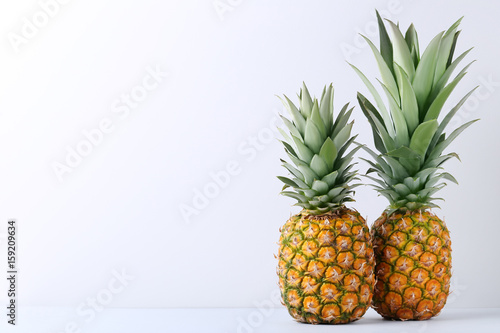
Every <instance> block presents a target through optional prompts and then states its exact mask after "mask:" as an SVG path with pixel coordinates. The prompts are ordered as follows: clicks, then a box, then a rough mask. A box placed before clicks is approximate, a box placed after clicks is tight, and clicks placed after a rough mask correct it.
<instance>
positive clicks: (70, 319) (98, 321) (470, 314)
mask: <svg viewBox="0 0 500 333" xmlns="http://www.w3.org/2000/svg"><path fill="white" fill-rule="evenodd" d="M261 311H267V312H265V313H263V312H261ZM85 319H89V317H83V316H79V315H77V314H76V312H75V309H71V308H36V307H33V308H21V309H20V312H19V314H18V325H16V326H15V327H12V326H11V325H7V324H6V320H5V317H4V316H2V322H1V323H0V331H1V332H22V333H25V332H26V333H63V332H68V333H70V332H72V333H77V332H78V333H85V332H91V333H101V332H102V333H104V332H106V333H128V332H146V333H154V332H169V333H170V332H171V333H185V332H186V333H187V332H190V333H191V332H193V333H204V332H209V333H212V332H214V333H225V332H228V333H264V332H272V333H280V332H286V333H298V332H315V333H320V332H383V333H390V332H398V333H410V332H416V333H432V332H439V333H442V332H468V333H483V332H486V333H488V332H494V333H500V308H475V309H454V308H449V309H447V308H445V309H444V310H443V312H442V313H441V314H440V315H439V316H438V317H436V318H433V319H431V320H427V321H423V322H417V321H407V322H395V321H388V320H384V319H382V318H381V317H380V316H379V315H378V314H377V313H376V312H375V311H373V310H371V309H370V310H369V311H368V312H367V313H366V314H365V316H364V317H363V319H361V320H360V321H357V322H354V323H351V324H347V325H314V326H313V325H309V324H301V323H297V322H295V321H293V320H292V318H291V317H290V316H289V315H288V313H287V312H286V310H285V309H284V308H281V309H278V308H276V309H265V310H259V309H253V308H237V309H220V308H219V309H104V310H102V311H101V312H96V316H95V318H94V319H92V320H89V321H88V322H86V321H85Z"/></svg>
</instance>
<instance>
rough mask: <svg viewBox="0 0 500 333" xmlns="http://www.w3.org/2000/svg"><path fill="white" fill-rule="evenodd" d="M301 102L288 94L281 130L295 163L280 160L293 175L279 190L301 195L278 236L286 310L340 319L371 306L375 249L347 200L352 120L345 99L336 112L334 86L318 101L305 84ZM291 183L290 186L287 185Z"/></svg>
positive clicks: (309, 318) (320, 319)
mask: <svg viewBox="0 0 500 333" xmlns="http://www.w3.org/2000/svg"><path fill="white" fill-rule="evenodd" d="M299 99H300V108H297V107H296V106H295V105H294V104H293V103H292V102H291V101H290V100H289V99H288V98H286V96H285V100H284V104H285V106H286V108H287V109H288V111H289V112H290V114H291V116H292V119H293V121H290V120H288V119H287V118H285V117H283V121H284V123H285V126H286V127H287V128H288V130H289V134H288V133H286V132H285V131H283V130H282V129H279V130H280V132H281V133H282V135H283V137H284V141H282V142H283V145H284V146H285V151H286V153H287V154H288V156H289V158H290V160H291V161H292V162H293V164H294V165H292V164H289V163H287V162H285V161H284V160H282V162H283V166H284V167H285V168H286V169H287V170H288V171H289V172H290V173H291V174H292V175H293V178H286V177H278V178H279V179H280V180H282V181H283V182H284V183H285V186H284V188H283V191H282V192H281V194H283V195H285V196H289V197H292V198H294V199H296V200H298V203H297V204H296V205H298V206H301V207H303V210H302V211H301V212H300V213H299V214H297V215H294V216H292V217H290V219H289V220H288V221H287V222H286V223H285V225H284V226H283V228H282V229H280V231H281V237H280V241H279V245H280V248H279V264H278V269H277V272H278V276H279V287H280V290H281V296H282V299H283V302H284V304H285V305H286V306H287V308H288V311H289V313H290V315H291V316H292V317H293V318H295V319H296V320H298V321H300V322H306V323H311V324H318V323H327V324H341V323H348V322H351V321H354V320H357V319H359V318H360V317H361V316H362V315H363V314H364V313H365V312H366V310H367V309H368V308H369V306H370V303H371V299H372V292H373V288H374V272H373V269H374V253H373V248H372V245H371V242H370V234H369V230H368V227H367V225H366V222H365V220H364V219H363V218H362V217H361V215H360V214H359V213H358V212H356V211H355V210H352V209H349V208H347V207H345V206H344V203H345V202H348V201H353V200H352V197H351V196H352V194H353V190H352V189H353V188H354V187H355V186H356V185H350V183H351V182H352V181H353V180H355V179H357V178H356V172H355V171H352V170H351V169H352V167H353V164H352V163H351V161H352V159H353V155H354V154H355V152H356V151H357V150H358V149H359V147H357V148H354V149H352V150H350V151H348V149H349V147H350V145H351V144H352V143H353V141H354V139H355V137H351V129H352V126H353V122H351V123H349V124H348V120H349V116H350V115H351V113H352V109H349V110H348V105H345V106H344V108H343V109H342V110H341V111H340V113H339V115H338V117H337V118H336V120H335V119H334V117H333V88H332V85H330V86H329V87H328V88H327V87H325V89H324V90H323V94H322V97H321V103H318V100H317V99H316V98H314V99H312V98H311V96H310V95H309V92H308V90H307V87H306V86H305V85H304V87H303V89H302V91H301V93H300V95H299ZM286 188H291V189H292V190H290V191H285V189H286Z"/></svg>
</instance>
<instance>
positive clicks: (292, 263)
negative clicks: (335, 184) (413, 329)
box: [277, 208, 375, 324]
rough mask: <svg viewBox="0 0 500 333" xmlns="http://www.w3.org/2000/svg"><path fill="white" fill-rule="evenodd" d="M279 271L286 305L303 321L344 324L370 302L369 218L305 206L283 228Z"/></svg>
mask: <svg viewBox="0 0 500 333" xmlns="http://www.w3.org/2000/svg"><path fill="white" fill-rule="evenodd" d="M279 245H280V249H279V263H278V268H277V273H278V276H279V287H280V291H281V297H282V301H283V303H284V305H286V307H287V308H288V312H289V313H290V315H291V316H292V317H293V318H294V319H295V320H297V321H299V322H304V323H310V324H345V323H349V322H352V321H355V320H358V319H360V318H361V316H363V315H364V314H365V312H366V310H367V309H368V308H369V307H370V304H371V300H372V296H373V289H374V285H375V274H374V267H375V257H374V251H373V247H372V244H371V239H370V233H369V229H368V226H367V224H366V221H365V220H364V219H363V217H361V215H360V214H359V213H358V212H357V211H354V210H351V209H347V208H341V209H339V210H337V211H335V212H330V213H326V214H322V215H309V214H308V213H307V211H306V210H303V211H302V212H301V213H300V214H297V215H294V216H292V217H290V219H289V220H288V221H287V222H286V223H285V225H284V226H283V227H282V228H281V237H280V241H279Z"/></svg>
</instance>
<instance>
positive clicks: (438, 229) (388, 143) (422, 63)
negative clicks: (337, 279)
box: [351, 13, 476, 320]
mask: <svg viewBox="0 0 500 333" xmlns="http://www.w3.org/2000/svg"><path fill="white" fill-rule="evenodd" d="M377 17H378V23H379V30H380V51H379V50H377V48H376V47H375V46H374V45H373V43H372V42H371V41H370V40H369V39H367V38H365V39H366V41H367V43H368V44H369V46H370V47H371V49H372V51H373V53H374V55H375V58H376V60H377V63H378V66H379V69H380V72H381V76H382V82H380V83H381V86H382V88H383V90H384V91H385V93H386V96H387V100H388V106H386V105H384V103H383V102H382V98H381V97H380V95H379V94H378V92H377V90H376V89H375V88H374V86H373V85H372V84H371V83H370V81H369V80H368V79H367V78H366V77H365V75H363V74H362V73H361V72H360V71H359V70H358V69H357V68H356V67H354V66H352V65H351V66H352V67H353V68H354V70H355V71H356V72H357V74H358V75H359V76H360V77H361V79H362V80H363V81H364V83H365V84H366V86H367V87H368V89H369V90H370V92H371V94H372V95H373V98H374V99H375V102H376V105H377V107H375V106H374V105H372V104H371V103H370V102H369V101H368V100H367V99H366V98H365V97H364V96H363V95H362V94H360V93H358V101H359V104H360V106H361V109H362V110H363V113H364V114H365V116H366V117H367V118H368V120H369V122H370V125H371V127H372V129H373V136H374V141H375V146H376V148H377V150H378V151H379V152H380V155H378V154H376V153H375V152H373V151H372V150H370V149H368V148H366V150H367V151H368V152H369V153H370V155H371V156H372V160H371V161H369V160H366V161H367V162H368V163H369V164H370V165H371V168H370V169H369V170H368V173H372V172H373V173H375V174H377V175H378V177H371V176H368V175H367V177H368V178H370V179H372V180H373V181H374V182H375V183H376V185H375V186H374V187H375V188H376V190H377V191H378V192H379V194H380V195H383V196H384V197H386V198H387V199H388V200H389V202H390V206H389V207H388V209H387V210H386V212H384V213H383V215H382V216H381V217H380V218H379V219H378V220H377V221H376V222H375V224H374V226H373V228H372V238H373V246H374V250H375V258H376V263H377V265H376V268H375V274H376V276H377V283H376V286H375V291H374V296H373V302H372V303H373V307H374V308H375V310H376V311H377V312H378V313H379V314H381V315H382V316H383V317H386V318H391V319H400V320H408V319H418V320H424V319H429V318H431V317H433V316H436V315H437V314H438V313H439V312H440V311H441V309H442V308H443V306H444V305H445V303H446V299H447V297H448V293H449V290H450V278H451V243H450V236H449V231H448V229H447V227H446V224H445V223H444V221H442V220H441V219H439V217H437V216H436V215H434V214H433V213H431V212H430V209H431V208H433V207H438V206H436V204H434V203H433V201H435V200H438V199H439V198H434V197H432V195H433V194H434V193H436V192H437V191H438V190H440V189H441V188H443V186H445V185H446V183H445V181H452V182H455V183H456V180H455V178H454V177H453V176H451V175H450V174H449V173H447V172H443V171H442V170H443V168H442V164H443V163H444V162H446V161H447V160H449V159H451V158H452V157H457V158H458V155H457V154H455V153H448V154H443V151H444V150H445V148H446V147H447V146H448V145H449V144H450V143H451V142H452V141H453V140H454V139H455V138H456V137H457V136H458V135H459V134H460V133H461V132H462V131H463V130H464V129H465V128H467V127H468V126H469V125H471V124H472V123H473V122H474V121H476V120H473V121H470V122H468V123H466V124H464V125H462V126H460V127H458V128H457V129H456V130H454V131H453V132H451V134H449V135H447V134H445V133H444V130H445V128H446V126H447V125H448V123H449V122H450V120H451V119H452V118H453V116H454V115H455V113H456V112H457V111H458V110H459V108H460V107H461V106H462V104H463V103H464V102H465V100H466V99H467V98H468V97H469V95H470V94H471V93H472V91H473V90H472V91H471V92H469V93H468V94H467V95H466V96H465V97H464V98H462V100H461V101H460V102H459V103H458V104H457V105H456V106H455V107H453V108H452V109H451V110H450V111H449V112H448V113H447V114H446V116H445V117H443V118H442V120H441V121H438V117H439V114H440V112H441V110H442V108H443V105H444V103H445V101H446V99H447V98H448V96H449V95H450V94H451V92H452V91H453V89H454V88H455V86H456V85H457V84H458V82H459V81H460V80H461V79H462V78H463V77H464V75H465V73H466V72H465V71H466V69H467V67H468V66H469V65H470V64H469V65H467V66H465V68H464V69H462V71H461V72H460V73H459V74H458V75H457V76H456V77H455V78H454V79H453V80H451V82H450V83H448V81H449V79H450V77H451V74H452V72H453V70H454V69H455V68H456V67H457V65H458V64H459V63H460V61H461V60H462V59H463V58H464V57H465V56H466V55H467V53H468V52H469V51H470V50H467V51H465V52H464V53H462V54H461V55H460V56H458V57H457V58H456V59H455V60H453V54H454V50H455V44H456V42H457V37H458V35H459V33H460V31H457V27H458V25H459V24H460V20H461V19H460V20H458V21H457V22H456V23H454V24H453V25H452V26H451V28H450V29H448V30H447V31H446V32H441V33H439V34H438V35H437V36H436V37H435V38H434V39H433V40H432V41H431V42H430V43H429V45H428V47H427V48H426V50H425V51H424V53H423V54H422V56H420V51H419V46H418V39H417V32H416V31H415V29H414V27H413V25H411V26H410V27H409V29H408V31H407V32H406V34H405V36H403V34H402V33H401V31H400V30H399V27H398V26H397V25H395V24H394V23H392V22H390V21H388V25H389V27H390V29H391V31H392V39H391V38H389V36H388V34H387V31H386V28H385V26H384V23H383V22H382V19H381V18H380V16H379V15H378V13H377ZM447 83H448V84H447ZM441 200H442V199H441Z"/></svg>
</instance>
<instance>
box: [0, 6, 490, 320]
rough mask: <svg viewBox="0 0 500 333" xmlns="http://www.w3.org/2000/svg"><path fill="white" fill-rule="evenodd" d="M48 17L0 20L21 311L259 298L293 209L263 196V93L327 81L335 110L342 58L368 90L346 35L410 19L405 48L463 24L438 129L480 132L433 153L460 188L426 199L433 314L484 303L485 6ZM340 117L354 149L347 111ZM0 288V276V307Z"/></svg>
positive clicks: (270, 185)
mask: <svg viewBox="0 0 500 333" xmlns="http://www.w3.org/2000/svg"><path fill="white" fill-rule="evenodd" d="M63 2H64V3H63ZM46 3H52V5H44V4H46ZM59 3H60V4H59V5H57V6H55V5H54V2H53V1H48V0H41V1H40V2H39V1H34V0H23V1H15V2H13V1H2V2H1V4H0V35H1V36H2V39H1V40H2V42H1V47H0V49H1V50H0V52H1V60H2V61H0V85H1V86H0V149H1V151H0V157H1V163H0V184H1V191H0V204H1V207H2V208H1V209H0V222H1V224H0V225H1V227H0V228H1V229H0V232H2V233H4V232H5V229H6V222H7V219H9V218H16V219H17V221H18V223H19V237H20V241H19V248H20V254H19V259H20V280H19V289H20V296H19V297H20V299H19V300H20V303H21V305H31V306H69V307H72V308H75V309H80V310H81V311H83V313H84V314H87V315H89V316H91V314H90V313H91V312H89V311H88V309H89V308H90V306H91V302H92V299H97V300H98V303H99V304H98V305H99V306H101V305H102V306H104V307H134V308H138V307H243V306H245V307H248V306H258V305H260V304H263V302H267V301H269V300H271V301H273V302H274V300H273V298H272V296H273V295H274V292H275V291H276V289H277V287H276V282H277V277H276V275H275V265H276V260H275V259H274V258H273V253H276V252H277V245H276V242H277V240H278V236H279V234H278V228H279V227H280V226H281V225H282V224H283V223H284V222H285V220H286V219H287V217H288V216H289V215H290V213H293V212H296V211H297V209H295V208H294V209H292V208H291V205H292V204H293V200H291V199H289V198H284V197H280V196H279V195H278V192H279V191H280V188H281V184H280V182H279V181H278V180H277V179H276V175H283V174H285V170H284V169H282V167H281V166H280V162H279V158H280V157H284V152H283V150H282V148H281V147H280V144H279V142H277V141H276V140H275V139H273V138H272V136H274V128H275V124H276V113H277V112H281V111H282V106H281V103H280V102H279V100H278V99H277V98H276V97H275V95H276V94H279V95H281V94H283V93H285V94H287V95H289V96H291V97H293V96H295V93H297V92H298V90H299V88H300V85H301V83H302V81H305V82H306V83H307V84H308V86H309V88H310V91H311V93H314V94H316V95H318V94H320V93H321V89H322V87H323V85H325V84H328V83H330V82H333V83H334V86H335V88H336V91H335V93H336V95H335V101H336V102H335V104H336V108H337V110H338V109H339V108H340V107H341V106H342V105H343V104H344V103H345V102H348V101H349V102H351V103H354V105H355V104H356V101H355V96H356V91H357V90H361V91H363V92H365V93H366V90H365V88H364V86H363V84H362V83H361V82H360V80H359V79H358V78H357V76H356V74H355V73H354V72H353V71H352V70H351V69H350V67H349V66H348V65H347V64H346V62H345V60H348V61H349V62H352V63H354V64H356V65H357V66H358V67H359V68H361V69H362V70H363V71H364V72H365V73H366V74H367V75H369V76H370V77H374V76H375V75H376V74H377V69H376V65H375V63H374V60H373V57H372V54H371V52H370V50H369V48H368V47H367V46H366V44H363V43H361V39H360V38H359V37H358V35H357V34H358V33H363V34H365V35H368V36H369V37H371V38H375V39H376V40H378V37H377V35H376V30H375V29H374V28H375V22H376V21H375V20H374V8H378V9H379V10H380V11H381V13H382V15H385V16H386V17H388V18H391V19H393V20H394V21H399V22H400V24H401V26H402V27H404V28H405V29H406V27H407V26H408V25H409V24H410V23H411V22H414V23H415V26H416V28H417V30H418V32H419V37H420V42H421V47H422V48H423V46H424V45H426V44H427V43H428V42H429V41H430V39H431V38H432V37H433V36H434V35H435V34H437V33H438V32H439V31H442V30H445V29H447V28H448V27H449V26H450V25H451V24H452V23H453V22H454V21H455V20H457V19H458V18H459V17H461V16H462V15H465V18H464V20H463V23H462V25H461V29H463V32H462V34H461V35H460V39H459V44H458V50H457V52H460V51H464V50H466V49H467V48H469V47H472V46H474V47H475V49H474V50H473V51H472V52H471V54H470V55H469V56H468V59H470V60H473V59H477V62H476V63H475V64H474V65H472V66H471V68H470V70H469V74H468V75H467V76H466V77H465V79H464V80H463V81H462V82H461V83H460V85H459V86H458V87H457V89H456V91H455V92H454V94H453V96H452V97H451V98H450V104H448V105H451V103H453V102H457V101H458V100H459V99H460V98H461V97H462V96H463V95H465V93H466V92H467V91H469V90H470V89H471V88H472V87H474V86H476V85H480V86H481V87H480V88H479V90H477V92H476V93H475V94H474V95H473V96H472V97H471V100H470V102H469V103H467V104H466V106H465V107H464V108H463V109H462V110H461V111H460V112H459V113H458V119H457V120H456V121H455V125H459V124H461V123H464V122H465V121H467V120H470V119H474V118H477V117H480V118H481V119H482V120H481V121H480V122H478V123H476V124H474V125H473V126H472V127H471V128H469V129H468V130H467V131H466V132H465V133H464V134H463V135H462V136H461V137H460V138H459V139H457V140H456V142H455V143H454V144H453V146H452V150H453V151H456V152H458V153H460V156H461V159H462V163H459V162H458V161H452V162H449V163H448V164H447V165H446V167H447V168H448V170H449V171H450V172H451V173H452V174H454V175H455V177H456V178H457V179H458V180H459V182H460V185H459V186H455V185H450V186H448V187H447V188H445V189H444V190H442V191H441V192H440V194H441V196H442V197H444V198H446V202H445V203H443V204H442V209H441V210H436V213H438V214H439V215H440V216H442V217H444V218H445V219H446V222H447V224H448V226H449V228H450V230H451V232H452V241H453V250H454V251H453V260H454V279H453V289H454V290H455V292H454V294H452V296H451V297H450V302H449V303H450V304H449V305H448V306H450V307H498V306H500V287H499V286H498V282H497V280H498V274H499V273H500V270H499V268H498V264H497V262H498V259H497V258H496V253H497V252H498V241H496V239H497V238H498V236H499V235H500V224H499V223H498V221H497V217H496V214H497V212H496V210H495V207H496V205H497V204H498V203H497V201H498V188H499V187H500V176H499V173H498V171H497V169H498V163H499V158H498V151H499V147H500V144H499V139H500V132H499V131H498V124H499V123H500V113H499V112H498V105H499V103H500V89H499V88H500V67H499V65H498V54H500V44H499V43H498V40H497V37H496V36H498V35H500V23H499V22H498V20H497V17H496V15H494V13H498V12H499V11H500V3H497V2H494V1H473V2H471V1H465V0H461V1H457V0H454V1H439V2H436V1H430V0H428V1H418V2H417V1H403V0H377V1H372V0H371V1H368V0H366V1H356V2H353V1H314V2H312V1H290V0H287V1H273V2H269V1H257V0H254V1H243V0H220V1H213V0H210V1H181V0H178V1H163V2H159V1H153V0H144V1H131V0H120V1H118V0H108V1H102V0H92V1H62V0H60V1H59ZM43 8H45V12H49V13H50V14H51V15H50V16H49V15H47V14H43V13H44V12H42V11H44V9H43ZM354 117H355V119H356V122H355V129H354V131H355V132H356V133H359V134H360V136H359V140H360V141H364V142H366V143H368V144H370V145H371V146H372V138H371V131H370V130H369V128H368V124H367V122H366V121H365V119H364V117H363V115H362V114H361V112H360V110H359V108H358V107H356V111H355V113H354ZM89 138H90V139H89ZM360 169H361V170H362V171H365V170H366V165H365V164H362V163H360ZM214 177H215V178H217V179H218V183H217V182H215V181H214V180H213V179H214ZM204 192H205V194H203V195H201V194H200V193H204ZM206 194H208V196H209V197H208V198H207V197H206ZM202 196H203V197H202ZM356 198H357V202H356V203H354V204H353V205H352V207H355V208H356V209H358V210H359V211H360V212H361V213H362V214H363V215H364V216H365V217H367V218H368V221H369V223H370V224H371V223H372V222H373V221H374V219H375V218H377V216H378V215H379V214H380V213H381V212H382V210H383V209H384V208H385V206H386V202H385V200H384V199H382V198H378V197H377V195H376V193H375V192H373V190H372V189H370V188H369V187H366V188H360V189H359V190H358V191H357V197H356ZM182 211H184V214H183V213H182ZM4 236H5V234H2V235H0V242H5V237H4ZM4 245H5V244H4V243H3V244H2V247H1V248H2V252H3V251H4V250H3V249H4V248H5V247H4ZM0 258H2V259H1V262H2V264H1V267H4V265H5V264H4V262H5V255H4V254H2V255H1V256H0ZM2 270H3V269H2ZM6 287H7V285H6V281H5V280H4V279H1V280H0V290H2V291H1V292H0V301H1V302H2V304H4V303H5V302H6V301H7V298H6V294H5V292H3V290H6ZM89 302H90V303H89ZM278 306H279V305H278ZM85 311H87V312H85Z"/></svg>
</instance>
